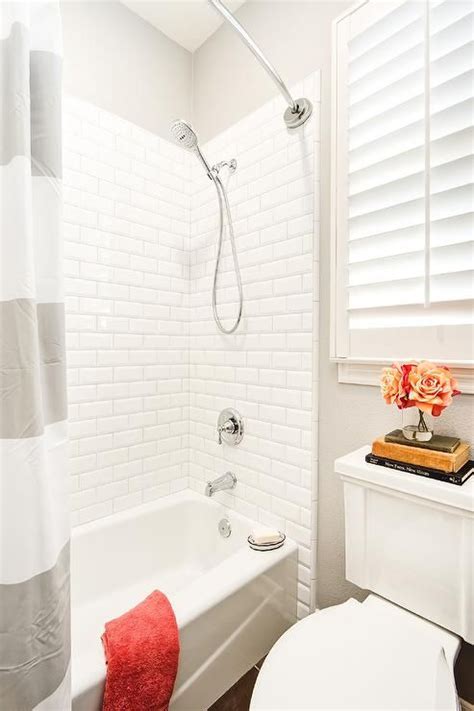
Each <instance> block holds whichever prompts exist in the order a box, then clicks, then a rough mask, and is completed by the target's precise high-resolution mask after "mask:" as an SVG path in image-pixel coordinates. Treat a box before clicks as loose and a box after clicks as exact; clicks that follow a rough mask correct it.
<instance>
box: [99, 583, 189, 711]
mask: <svg viewBox="0 0 474 711" xmlns="http://www.w3.org/2000/svg"><path fill="white" fill-rule="evenodd" d="M102 644H103V645H104V652H105V659H106V662H107V678H106V680H105V693H104V701H103V705H102V710H103V711H167V709H168V704H169V701H170V698H171V694H172V693H173V687H174V682H175V679H176V672H177V670H178V658H179V635H178V626H177V624H176V618H175V616H174V612H173V608H172V607H171V605H170V602H169V600H168V598H167V597H166V595H163V593H161V592H159V591H158V590H155V591H154V592H152V593H151V595H149V596H148V597H147V598H145V600H143V602H141V603H140V604H139V605H137V606H136V607H134V608H132V609H131V610H129V611H128V612H126V613H125V614H124V615H122V616H121V617H117V618H116V619H115V620H111V621H110V622H107V623H106V624H105V632H104V634H103V635H102Z"/></svg>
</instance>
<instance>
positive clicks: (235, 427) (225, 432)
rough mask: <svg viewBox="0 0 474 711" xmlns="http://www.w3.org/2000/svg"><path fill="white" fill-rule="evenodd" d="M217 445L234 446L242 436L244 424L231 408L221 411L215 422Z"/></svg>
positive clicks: (238, 414) (237, 413)
mask: <svg viewBox="0 0 474 711" xmlns="http://www.w3.org/2000/svg"><path fill="white" fill-rule="evenodd" d="M217 435H218V444H222V443H223V442H225V443H226V444H230V445H232V446H235V445H236V444H239V443H240V442H241V441H242V438H243V436H244V423H243V420H242V416H241V415H240V413H239V412H237V410H234V409H232V408H231V407H228V408H226V409H225V410H222V412H221V413H220V415H219V417H218V420H217Z"/></svg>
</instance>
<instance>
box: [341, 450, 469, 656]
mask: <svg viewBox="0 0 474 711" xmlns="http://www.w3.org/2000/svg"><path fill="white" fill-rule="evenodd" d="M369 451H370V447H362V448H361V449H359V450H357V451H355V452H352V453H351V454H348V455H347V456H345V457H341V458H340V459H337V460H336V462H335V470H336V473H337V474H338V475H339V476H340V477H341V479H342V482H343V487H344V509H345V545H346V577H347V579H348V580H350V581H351V582H353V583H355V584H356V585H359V586H360V587H361V588H365V589H367V590H371V591H373V592H374V593H377V594H378V595H381V596H382V597H384V598H386V599H387V600H391V601H392V602H394V603H396V604H397V605H400V606H401V607H404V608H405V609H407V610H410V611H411V612H414V613H415V614H417V615H420V616H421V617H424V618H425V619H427V620H431V621H432V622H435V623H436V624H438V625H441V626H442V627H444V628H446V629H448V630H450V631H452V632H454V633H456V634H458V635H459V636H460V637H462V638H463V639H465V640H466V641H467V642H469V643H471V644H472V643H474V562H473V558H474V475H473V476H472V477H471V478H470V479H469V480H468V481H466V482H465V483H464V484H463V485H462V486H457V485H454V484H450V483H447V482H443V481H436V480H434V479H427V478H424V477H421V476H416V475H413V474H406V473H403V472H397V471H393V470H391V469H387V468H385V467H381V466H376V465H374V464H367V463H366V461H365V455H366V454H367V453H368V452H369Z"/></svg>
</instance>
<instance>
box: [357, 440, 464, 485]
mask: <svg viewBox="0 0 474 711" xmlns="http://www.w3.org/2000/svg"><path fill="white" fill-rule="evenodd" d="M469 454H470V445H469V444H468V443H467V442H461V440H460V439H459V438H458V437H443V436H441V435H434V436H433V437H432V439H431V440H430V441H429V442H417V441H413V440H407V439H405V437H404V436H403V432H402V430H394V431H393V432H389V433H388V434H387V435H385V437H379V438H378V439H376V440H375V441H374V442H373V443H372V452H371V453H370V454H367V456H366V458H365V459H366V461H367V462H368V463H369V464H378V465H380V466H382V467H388V468H389V469H396V470H397V471H401V472H407V473H408V474H416V475H417V476H424V477H428V478H430V479H438V480H439V481H445V482H448V483H450V484H456V485H458V486H461V485H462V484H464V482H465V481H467V480H468V479H469V477H470V476H471V475H472V474H473V473H474V461H472V460H470V459H469Z"/></svg>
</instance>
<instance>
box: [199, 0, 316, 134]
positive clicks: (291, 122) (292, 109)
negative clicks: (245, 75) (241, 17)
mask: <svg viewBox="0 0 474 711" xmlns="http://www.w3.org/2000/svg"><path fill="white" fill-rule="evenodd" d="M209 2H210V4H211V5H212V6H213V7H214V8H215V9H216V10H217V12H218V13H219V14H220V15H222V17H223V18H224V20H226V22H228V23H229V25H230V26H231V27H232V28H233V29H234V30H235V31H236V32H237V34H239V35H240V37H241V38H242V39H243V41H244V42H245V44H246V45H247V47H248V48H249V49H250V51H251V52H253V54H254V56H255V57H256V58H257V59H258V61H259V62H260V64H261V65H262V67H263V68H264V69H265V71H266V72H267V74H268V75H269V77H270V78H271V79H272V80H273V81H274V82H275V84H276V86H277V87H278V89H279V91H280V92H281V93H282V95H283V97H284V99H285V101H286V102H287V104H288V108H287V109H286V111H285V113H284V116H283V119H284V121H285V124H286V126H287V128H290V129H292V128H298V126H301V125H302V124H303V123H305V121H307V120H308V119H309V117H310V116H311V113H312V111H313V106H312V104H311V101H309V99H305V98H302V99H296V101H295V100H294V99H293V97H292V96H291V94H290V92H289V91H288V89H287V87H286V84H285V82H284V81H283V79H282V78H281V76H280V75H279V74H278V72H277V71H276V69H275V68H274V67H273V65H272V64H270V62H269V61H268V59H267V58H266V57H265V55H264V54H263V52H262V51H261V49H260V48H259V47H258V45H257V44H256V43H255V42H254V40H253V39H252V37H250V35H249V33H248V32H247V30H245V29H244V28H243V27H242V25H241V24H240V22H238V20H236V19H235V17H234V16H233V14H232V13H231V12H230V10H228V9H227V8H226V6H225V5H224V4H223V3H222V2H221V0H209Z"/></svg>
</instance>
